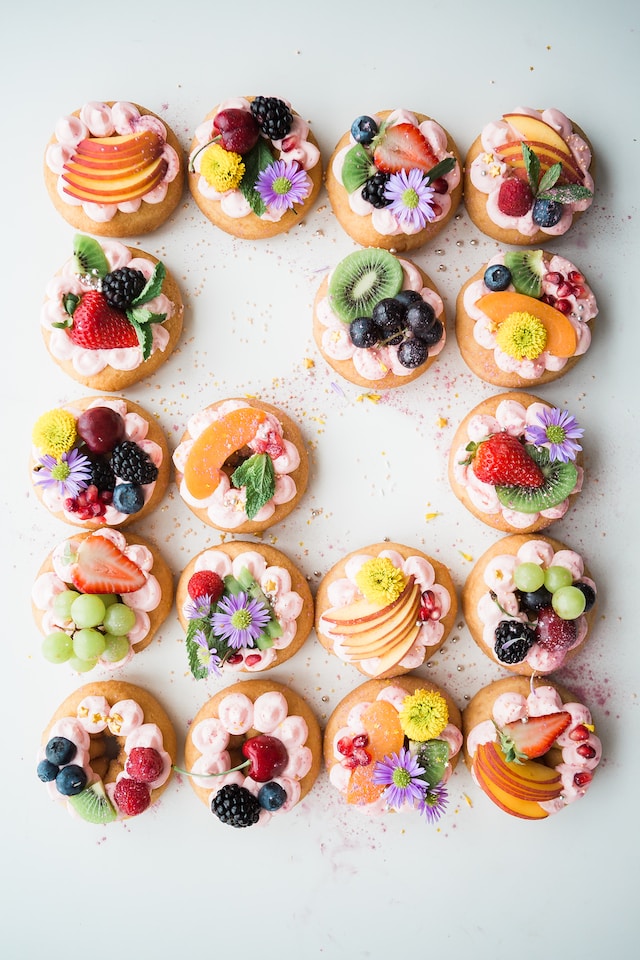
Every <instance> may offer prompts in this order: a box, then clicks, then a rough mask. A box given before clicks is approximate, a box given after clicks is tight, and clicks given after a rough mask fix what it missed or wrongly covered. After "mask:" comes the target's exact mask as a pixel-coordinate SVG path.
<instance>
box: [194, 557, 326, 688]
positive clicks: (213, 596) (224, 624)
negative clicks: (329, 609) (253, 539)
mask: <svg viewBox="0 0 640 960" xmlns="http://www.w3.org/2000/svg"><path fill="white" fill-rule="evenodd" d="M176 605H177V608H178V619H179V620H180V624H181V626H182V628H183V630H184V631H185V633H186V648H187V660H188V663H189V669H190V670H191V673H192V674H193V676H194V677H195V678H196V679H198V680H199V679H203V678H206V677H209V676H213V677H220V676H222V677H224V676H228V675H229V674H231V675H233V674H234V673H238V672H240V673H261V672H262V671H263V670H269V669H270V668H271V667H276V666H279V665H280V664H282V663H284V662H285V661H287V660H289V658H290V657H292V656H293V655H294V654H295V653H297V652H298V650H299V649H300V648H301V647H302V645H303V643H304V642H305V640H306V639H307V637H308V636H309V633H310V632H311V628H312V626H313V597H312V595H311V591H310V589H309V585H308V584H307V581H306V580H305V578H304V577H303V575H302V574H301V573H300V571H299V570H298V568H297V567H296V566H294V564H293V563H292V562H291V561H290V560H289V558H288V557H287V556H285V554H284V553H281V551H280V550H276V549H275V548H274V547H271V546H268V545H267V544H264V543H249V542H243V541H241V540H232V541H229V542H228V543H220V544H218V546H216V547H211V548H208V549H206V550H203V551H202V552H201V553H199V554H198V555H197V556H196V557H194V558H193V559H192V560H190V561H189V563H188V564H187V566H186V567H185V569H184V570H183V572H182V574H181V576H180V580H179V581H178V588H177V592H176Z"/></svg>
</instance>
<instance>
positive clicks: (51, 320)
mask: <svg viewBox="0 0 640 960" xmlns="http://www.w3.org/2000/svg"><path fill="white" fill-rule="evenodd" d="M183 313H184V307H183V304H182V297H181V296H180V290H179V289H178V285H177V283H176V281H175V279H174V278H173V276H172V275H171V274H170V273H169V272H168V271H167V270H166V268H165V266H164V264H162V263H160V261H158V260H157V259H156V258H155V257H153V256H152V255H151V254H150V253H145V252H144V251H143V250H138V249H137V248H134V247H126V246H125V245H124V244H123V243H120V242H119V241H118V240H108V239H107V240H101V241H98V240H96V239H95V238H94V237H87V236H84V235H82V234H78V235H77V236H76V237H75V239H74V244H73V256H72V257H71V258H70V259H69V260H67V262H66V263H65V264H64V266H63V267H62V268H61V269H60V270H59V271H58V273H57V274H56V275H55V277H53V278H52V279H51V280H50V281H49V283H48V284H47V288H46V296H45V301H44V304H43V307H42V312H41V317H40V319H41V331H42V336H43V338H44V342H45V345H46V347H47V350H48V351H49V353H50V354H51V356H52V357H53V358H54V360H55V361H56V363H57V364H58V365H59V366H60V367H62V369H63V370H64V372H65V373H66V374H68V375H69V376H70V377H73V379H74V380H78V381H79V382H80V383H83V384H84V385H85V386H86V387H89V388H90V389H92V390H107V391H110V392H113V391H118V390H123V389H124V388H125V387H129V386H131V384H133V383H137V382H138V381H139V380H142V379H143V378H144V377H149V376H151V374H153V373H155V371H156V370H157V369H158V367H159V366H160V365H161V364H162V363H164V361H165V360H167V359H168V358H169V356H170V355H171V353H172V352H173V350H174V348H175V346H176V344H177V342H178V339H179V337H180V334H181V332H182V319H183Z"/></svg>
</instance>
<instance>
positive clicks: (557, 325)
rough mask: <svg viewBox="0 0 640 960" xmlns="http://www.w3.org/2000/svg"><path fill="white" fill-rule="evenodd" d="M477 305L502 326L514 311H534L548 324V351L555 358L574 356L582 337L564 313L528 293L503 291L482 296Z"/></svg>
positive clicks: (546, 347) (535, 314)
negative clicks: (578, 335)
mask: <svg viewBox="0 0 640 960" xmlns="http://www.w3.org/2000/svg"><path fill="white" fill-rule="evenodd" d="M476 306H477V307H478V309H480V310H482V312H483V313H486V315H487V316H488V317H489V319H490V320H492V321H493V323H494V324H495V325H496V326H498V325H499V324H501V323H502V322H503V320H506V319H507V317H509V316H510V315H511V314H512V313H531V314H533V316H534V317H537V318H538V320H540V322H541V323H543V324H544V326H545V329H546V331H547V342H546V345H545V350H547V351H548V352H549V353H550V354H552V355H553V356H554V357H572V356H573V355H574V353H575V351H576V346H577V344H578V337H577V335H576V332H575V330H574V329H573V326H572V325H571V323H570V321H569V320H568V319H567V318H566V317H565V315H564V314H563V313H561V312H560V311H559V310H556V308H555V307H552V306H551V305H550V304H548V303H544V302H543V301H542V300H536V298H535V297H528V296H527V295H526V294H524V293H514V292H512V291H510V290H502V291H500V292H498V293H487V294H485V296H484V297H480V299H479V300H478V301H477V303H476Z"/></svg>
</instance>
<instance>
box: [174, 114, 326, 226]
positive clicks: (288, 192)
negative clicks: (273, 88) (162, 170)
mask: <svg viewBox="0 0 640 960" xmlns="http://www.w3.org/2000/svg"><path fill="white" fill-rule="evenodd" d="M188 182H189V188H190V190H191V193H192V195H193V198H194V200H195V202H196V203H197V204H198V206H199V207H200V210H201V211H202V212H203V213H204V215H205V217H207V219H208V220H210V221H211V223H213V224H215V226H217V227H220V229H221V230H224V231H225V232H226V233H230V234H231V235H232V236H234V237H241V238H243V239H248V240H260V239H263V238H266V237H274V236H276V235H277V234H279V233H286V232H287V231H288V230H291V228H292V227H295V226H296V225H297V224H299V223H301V222H302V220H303V219H304V217H305V215H306V214H307V213H308V212H309V210H310V209H311V206H312V204H313V203H314V201H315V199H316V197H317V196H318V193H319V191H320V187H321V186H322V159H321V156H320V150H319V148H318V144H317V142H316V139H315V137H314V136H313V134H312V132H311V130H310V128H309V124H308V123H307V122H306V121H305V120H303V119H302V117H300V116H299V115H298V114H297V113H296V112H295V111H294V110H293V109H292V108H291V104H290V103H288V102H287V101H286V100H280V99H279V98H278V97H264V96H259V97H236V98H234V99H230V100H225V101H223V102H222V103H220V104H219V105H218V106H217V107H215V108H214V109H213V110H212V111H211V112H210V113H208V114H207V116H206V117H205V119H204V120H203V122H202V123H201V124H200V125H199V126H198V128H197V129H196V131H195V136H194V139H193V142H192V144H191V150H190V153H189V166H188Z"/></svg>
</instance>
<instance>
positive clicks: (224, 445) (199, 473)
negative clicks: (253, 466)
mask: <svg viewBox="0 0 640 960" xmlns="http://www.w3.org/2000/svg"><path fill="white" fill-rule="evenodd" d="M266 419H267V415H266V413H265V412H264V410H258V409H256V408H255V407H239V408H238V409H237V410H230V411H229V413H227V414H225V415H224V416H223V417H220V418H219V419H218V420H214V421H213V423H210V424H209V426H208V427H206V428H205V429H204V430H203V431H202V433H201V434H200V436H199V437H197V438H196V440H194V442H193V446H192V447H191V450H190V451H189V456H188V457H187V462H186V463H185V467H184V482H185V483H186V485H187V489H188V491H189V493H190V494H191V496H193V497H195V498H196V499H197V500H206V498H207V497H209V496H210V495H211V494H212V493H213V492H214V490H215V489H216V487H217V486H218V484H219V483H220V478H221V476H222V467H223V464H224V462H225V460H228V459H229V457H230V456H231V455H232V454H233V453H236V451H237V450H241V449H242V447H244V446H246V444H247V443H249V441H250V440H253V438H254V437H255V435H256V431H257V429H258V427H259V426H260V424H261V423H264V421H265V420H266Z"/></svg>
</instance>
